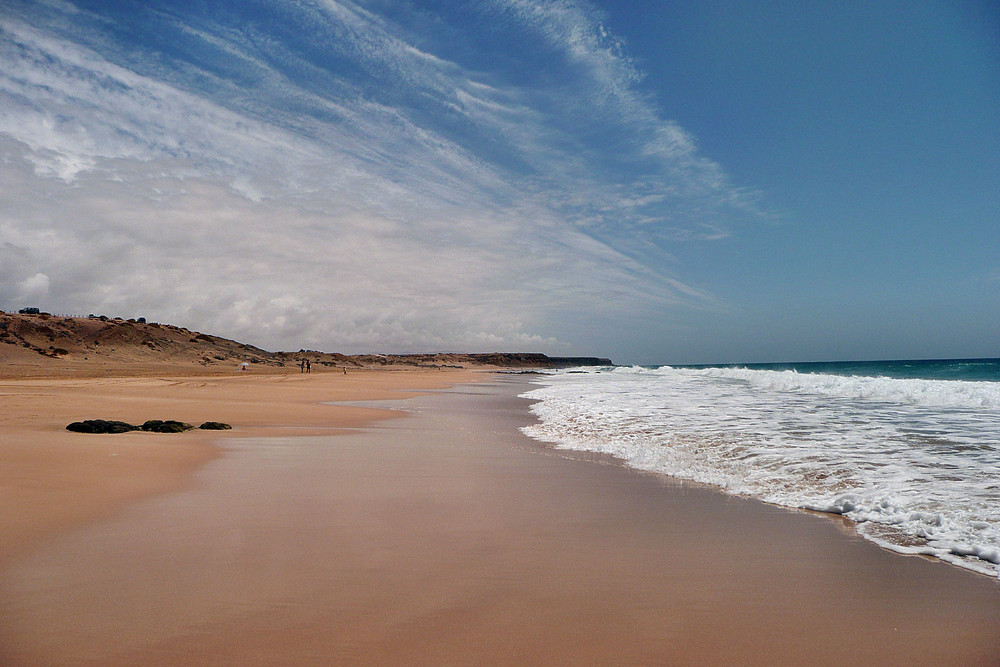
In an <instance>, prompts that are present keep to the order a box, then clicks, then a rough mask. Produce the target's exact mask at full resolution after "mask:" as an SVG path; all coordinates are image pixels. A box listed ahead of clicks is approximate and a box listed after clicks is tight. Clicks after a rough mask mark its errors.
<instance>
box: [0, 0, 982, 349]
mask: <svg viewBox="0 0 1000 667" xmlns="http://www.w3.org/2000/svg"><path fill="white" fill-rule="evenodd" d="M998 183H1000V9H998V8H997V6H996V4H995V3H991V2H972V1H970V2H879V3H866V2H846V3H828V2H781V1H774V2H767V3H760V2H750V1H746V2H737V1H732V2H723V1H706V2H654V1H636V2H584V1H572V0H561V1H554V2H529V1H527V0H485V1H472V0H470V1H466V2H430V1H428V2H405V1H400V0H392V1H389V0H370V1H359V2H347V1H343V2H337V1H335V0H315V1H311V2H306V1H300V2H292V1H281V0H269V1H267V2H256V1H253V0H244V1H240V2H235V1H233V2H211V3H205V2H179V1H172V2H167V1H162V2H158V1H156V0H145V1H142V2H139V1H136V2H125V1H121V2H94V1H90V2H87V1H82V0H81V1H78V2H70V1H64V0H51V1H50V2H22V1H21V0H7V1H6V2H4V3H3V5H2V6H0V264H2V267H3V268H2V271H0V308H3V309H8V310H10V309H16V308H18V307H21V306H23V305H38V306H40V307H42V308H44V309H46V310H49V311H52V312H60V313H80V314H86V313H90V312H98V313H107V314H112V315H118V314H120V315H124V316H138V315H144V316H146V317H147V318H150V319H153V320H160V321H166V322H172V323H177V324H182V325H185V326H189V327H193V328H197V329H200V330H204V331H208V332H211V333H215V334H219V335H225V336H230V337H233V338H237V339H240V340H243V341H246V342H251V343H255V344H258V345H262V346H264V347H267V348H269V349H293V350H294V349H299V348H300V347H306V348H315V349H323V350H330V351H343V352H375V351H383V352H390V351H403V352H406V351H437V350H468V351H490V350H531V351H536V350H537V351H543V352H547V353H550V354H600V355H607V356H611V357H612V358H614V359H615V360H616V361H618V362H620V363H631V362H638V363H699V362H709V363H711V362H739V361H748V362H749V361H782V360H823V359H864V358H901V357H956V356H996V355H998V354H1000V348H998V341H1000V338H998V332H1000V244H998V243H997V242H996V238H995V237H996V236H997V231H998V230H1000V188H998V186H997V184H998Z"/></svg>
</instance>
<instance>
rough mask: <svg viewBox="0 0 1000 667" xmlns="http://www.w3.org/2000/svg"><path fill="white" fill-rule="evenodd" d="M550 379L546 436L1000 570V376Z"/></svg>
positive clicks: (624, 371)
mask: <svg viewBox="0 0 1000 667" xmlns="http://www.w3.org/2000/svg"><path fill="white" fill-rule="evenodd" d="M539 382H540V383H541V384H543V385H544V386H542V387H539V388H538V389H535V390H532V391H530V392H528V393H527V394H525V395H526V396H527V397H529V398H532V399H535V400H536V401H538V402H537V403H535V404H534V405H533V406H532V410H533V411H534V412H535V414H536V415H537V416H538V418H539V423H538V424H535V425H532V426H529V427H526V428H525V429H524V430H525V432H526V433H527V434H528V435H530V436H532V437H534V438H536V439H539V440H542V441H545V442H550V443H553V444H555V445H556V446H557V447H564V448H569V449H577V450H585V451H594V452H603V453H607V454H611V455H613V456H616V457H618V458H620V459H621V460H622V461H624V462H625V463H626V464H627V465H629V466H632V467H635V468H639V469H642V470H649V471H654V472H658V473H663V474H666V475H671V476H675V477H679V478H683V479H690V480H694V481H698V482H702V483H707V484H711V485H714V486H717V487H720V488H722V489H724V490H725V491H727V492H730V493H734V494H738V495H745V496H750V497H754V498H759V499H761V500H763V501H765V502H770V503H776V504H780V505H785V506H789V507H796V508H804V509H811V510H818V511H823V512H832V513H836V514H841V515H843V516H845V517H848V518H850V519H852V520H854V521H856V522H858V523H859V524H861V525H860V526H859V531H858V532H859V534H861V535H862V536H864V537H867V538H868V539H871V540H873V541H875V542H877V543H879V544H882V545H883V546H886V547H888V548H892V549H896V550H897V551H901V552H905V553H922V554H927V555H932V556H936V557H939V558H942V559H944V560H947V561H949V562H953V563H956V564H959V565H962V566H964V567H967V568H970V569H974V570H977V571H980V572H984V573H989V574H992V575H995V576H1000V479H998V476H997V470H998V469H1000V428H998V424H1000V383H997V382H968V381H961V380H931V379H920V378H908V379H896V378H889V377H866V376H841V375H832V374H821V373H797V372H794V371H788V370H781V371H772V370H756V369H745V368H703V369H690V368H671V367H661V368H655V369H649V368H643V367H631V368H616V369H613V370H605V371H590V372H585V373H563V374H557V375H554V376H547V377H545V378H543V379H542V380H540V381H539Z"/></svg>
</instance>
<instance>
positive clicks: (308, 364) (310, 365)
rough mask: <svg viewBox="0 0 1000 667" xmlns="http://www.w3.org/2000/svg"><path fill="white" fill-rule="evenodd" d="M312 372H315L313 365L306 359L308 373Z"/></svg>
mask: <svg viewBox="0 0 1000 667" xmlns="http://www.w3.org/2000/svg"><path fill="white" fill-rule="evenodd" d="M312 372H313V370H312V364H310V363H309V360H308V359H306V373H312Z"/></svg>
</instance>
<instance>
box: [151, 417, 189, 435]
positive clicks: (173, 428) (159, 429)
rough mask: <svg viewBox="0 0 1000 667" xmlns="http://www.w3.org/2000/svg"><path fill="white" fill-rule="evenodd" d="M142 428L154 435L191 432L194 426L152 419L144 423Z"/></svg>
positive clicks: (171, 420) (170, 420) (169, 420)
mask: <svg viewBox="0 0 1000 667" xmlns="http://www.w3.org/2000/svg"><path fill="white" fill-rule="evenodd" d="M140 428H141V429H142V430H143V431H150V432H152V433H181V432H182V431H190V430H191V429H193V428H194V426H192V425H191V424H187V423H185V422H179V421H175V420H173V419H167V420H162V419H150V420H148V421H146V422H144V423H143V425H142V426H141V427H140Z"/></svg>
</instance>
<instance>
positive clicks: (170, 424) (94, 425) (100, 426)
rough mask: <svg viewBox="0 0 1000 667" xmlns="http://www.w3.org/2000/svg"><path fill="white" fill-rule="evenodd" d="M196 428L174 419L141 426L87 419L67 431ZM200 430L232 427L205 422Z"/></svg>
mask: <svg viewBox="0 0 1000 667" xmlns="http://www.w3.org/2000/svg"><path fill="white" fill-rule="evenodd" d="M193 428H194V426H192V425H191V424H188V423H186V422H180V421H176V420H173V419H167V420H163V419H149V420H147V421H145V422H143V423H142V424H140V425H139V426H136V425H134V424H129V423H127V422H123V421H116V420H113V419H85V420H83V421H79V422H73V423H72V424H69V425H68V426H66V430H67V431H73V432H75V433H127V432H129V431H147V432H150V433H182V432H184V431H190V430H191V429H193ZM198 428H200V429H204V430H206V431H222V430H226V429H231V428H232V426H230V425H229V424H225V423H223V422H205V423H204V424H202V425H201V426H199V427H198Z"/></svg>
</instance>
